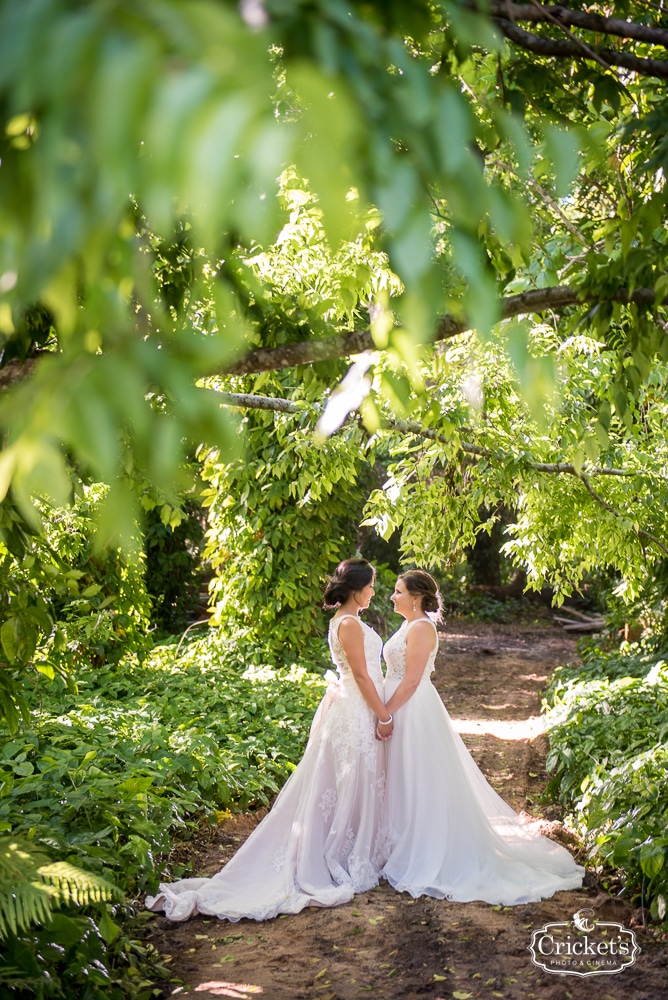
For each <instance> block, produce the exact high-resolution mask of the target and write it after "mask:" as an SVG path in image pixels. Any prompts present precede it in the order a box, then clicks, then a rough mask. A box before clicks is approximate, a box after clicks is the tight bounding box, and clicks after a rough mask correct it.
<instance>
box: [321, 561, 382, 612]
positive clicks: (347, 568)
mask: <svg viewBox="0 0 668 1000" xmlns="http://www.w3.org/2000/svg"><path fill="white" fill-rule="evenodd" d="M375 577H376V571H375V569H374V568H373V566H372V565H371V563H370V562H367V561H366V559H344V560H343V562H341V563H339V565H338V566H337V567H336V571H335V572H334V575H333V576H330V577H328V579H327V585H326V587H325V593H324V595H323V603H324V606H325V607H326V608H338V606H339V605H340V604H345V603H346V601H347V600H348V598H349V597H350V596H351V594H355V593H357V591H358V590H364V588H365V587H368V586H369V584H370V583H373V581H374V579H375Z"/></svg>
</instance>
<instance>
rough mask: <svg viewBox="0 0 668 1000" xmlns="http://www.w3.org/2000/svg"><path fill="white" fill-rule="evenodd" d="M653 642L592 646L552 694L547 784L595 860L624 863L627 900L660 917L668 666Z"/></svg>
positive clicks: (667, 797)
mask: <svg viewBox="0 0 668 1000" xmlns="http://www.w3.org/2000/svg"><path fill="white" fill-rule="evenodd" d="M664 655H665V648H664V649H663V650H662V649H660V648H657V644H656V642H655V643H653V644H646V645H645V646H644V647H643V646H640V647H633V646H631V647H628V648H627V649H626V650H624V649H622V650H620V651H619V652H607V653H605V652H603V651H601V650H599V649H597V648H595V647H594V648H591V649H590V650H589V652H588V654H587V655H586V656H585V660H584V664H583V666H582V667H579V668H561V669H560V670H559V671H557V673H556V674H555V677H554V680H553V683H552V686H551V689H550V691H549V694H548V700H549V704H550V705H551V710H550V712H549V714H548V731H549V736H550V755H549V757H548V762H547V766H548V770H551V771H553V772H554V778H553V779H552V782H551V787H552V790H553V791H554V792H558V794H559V798H560V800H561V801H562V802H563V803H564V804H565V805H566V806H568V807H569V808H570V809H572V810H573V814H574V819H573V821H574V823H575V824H576V826H577V828H578V829H579V830H580V832H581V833H582V834H583V836H584V837H585V839H586V842H587V843H588V845H589V848H590V857H591V858H592V860H593V861H594V862H598V863H600V862H605V863H607V864H610V865H613V866H614V867H616V868H619V869H621V870H622V872H623V874H624V878H625V883H626V888H625V892H626V895H627V898H629V900H630V901H632V902H635V903H638V904H639V903H641V902H642V903H643V904H644V905H648V904H649V905H650V906H651V912H652V915H653V917H654V918H655V919H659V920H663V918H664V916H665V912H666V900H668V837H667V836H666V828H667V826H668V783H667V782H666V765H667V764H668V751H667V749H666V740H667V738H668V668H667V667H666V663H665V661H664V659H663V657H664Z"/></svg>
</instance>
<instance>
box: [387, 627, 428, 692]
mask: <svg viewBox="0 0 668 1000" xmlns="http://www.w3.org/2000/svg"><path fill="white" fill-rule="evenodd" d="M424 621H426V622H429V624H430V625H431V626H432V628H433V632H434V639H435V640H437V632H436V626H435V625H434V623H433V621H432V620H431V618H416V619H415V620H414V621H412V622H404V624H403V625H402V626H401V628H400V629H399V630H398V631H397V632H395V633H394V635H393V636H391V637H390V638H389V639H388V640H387V642H386V643H385V647H384V649H383V656H384V658H385V663H386V664H387V673H386V675H385V677H386V681H402V680H403V679H404V677H405V676H406V641H407V638H408V633H409V631H410V629H411V628H413V627H414V626H415V625H416V624H417V623H418V622H424ZM437 652H438V641H435V643H434V648H433V649H432V651H431V653H430V654H429V658H428V659H427V663H426V665H425V668H424V673H423V674H422V681H421V683H424V681H428V680H429V677H430V675H431V674H432V673H433V672H434V664H435V662H436V653H437Z"/></svg>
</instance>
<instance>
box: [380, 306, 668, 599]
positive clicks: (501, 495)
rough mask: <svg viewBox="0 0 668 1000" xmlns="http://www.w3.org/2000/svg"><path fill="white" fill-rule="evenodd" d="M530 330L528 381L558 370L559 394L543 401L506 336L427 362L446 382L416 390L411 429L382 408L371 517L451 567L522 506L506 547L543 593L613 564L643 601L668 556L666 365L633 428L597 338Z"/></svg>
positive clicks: (622, 582)
mask: <svg viewBox="0 0 668 1000" xmlns="http://www.w3.org/2000/svg"><path fill="white" fill-rule="evenodd" d="M519 332H520V333H522V332H523V334H524V335H526V338H527V345H528V350H529V354H528V362H527V364H528V365H529V368H528V372H527V377H535V378H538V377H539V376H541V377H543V376H545V378H547V375H546V374H545V373H546V372H548V374H549V372H550V371H551V372H552V375H551V377H552V379H553V381H552V383H551V391H550V395H549V397H544V396H543V398H542V402H541V405H540V407H538V406H535V407H532V406H531V405H530V401H528V400H527V397H526V395H525V394H523V393H522V391H521V384H520V383H521V380H522V377H523V376H522V372H521V371H518V368H517V365H516V364H514V362H513V359H512V357H511V354H510V352H509V350H508V348H507V347H506V346H505V344H504V342H503V339H502V338H501V337H498V338H497V337H490V338H489V340H488V343H487V344H486V345H480V344H479V343H478V342H477V341H475V340H474V339H473V338H471V337H462V338H461V339H460V342H459V343H453V344H451V345H450V346H449V347H448V349H447V350H445V351H443V352H442V353H441V354H440V355H439V356H437V357H433V358H432V357H430V358H428V359H427V360H426V362H425V363H424V366H423V367H422V368H421V369H419V370H420V372H421V375H422V379H423V381H424V383H425V384H427V385H432V386H434V387H437V388H434V389H432V391H430V392H429V393H424V392H423V393H420V392H419V391H414V392H412V393H411V394H410V395H409V397H408V399H407V403H406V413H407V415H408V416H410V418H411V423H410V424H401V423H399V424H398V425H397V424H396V422H394V421H392V418H391V417H390V416H389V413H388V411H387V409H384V410H383V411H381V412H382V413H383V414H384V416H385V419H386V420H387V424H388V427H387V430H385V431H384V432H382V437H383V439H384V441H385V446H386V447H387V448H388V449H389V452H390V463H389V466H388V477H387V480H386V482H385V484H384V485H383V488H382V490H376V491H375V492H374V493H373V494H372V495H371V496H370V498H369V501H368V503H367V507H366V515H367V516H366V523H368V524H372V525H374V526H375V527H376V529H377V530H378V531H379V532H380V533H381V534H382V535H383V536H385V537H388V536H389V535H390V534H391V533H392V532H394V531H396V530H397V529H400V530H401V537H402V550H403V554H404V557H405V558H407V559H411V560H414V561H416V562H418V563H424V564H426V565H427V566H432V567H445V566H447V565H448V564H449V563H451V562H452V561H453V559H454V558H455V557H456V556H457V555H458V553H462V552H463V551H464V550H465V549H466V547H467V546H470V545H472V544H473V543H474V542H475V538H476V536H477V534H478V533H479V532H481V531H489V530H491V528H492V526H493V525H494V523H495V522H496V521H498V520H499V519H500V518H502V517H504V516H505V514H504V512H505V511H506V510H514V511H515V518H514V523H511V524H509V525H508V526H507V527H506V529H505V535H506V542H505V544H504V551H505V552H506V553H507V554H508V555H510V557H511V558H512V560H513V562H514V563H515V565H517V566H519V567H522V568H524V569H525V570H526V573H527V580H528V585H529V586H530V587H532V588H534V589H540V588H541V587H542V586H543V584H544V583H549V584H550V585H551V586H552V587H553V588H554V590H555V593H556V595H557V600H563V597H564V596H566V595H568V594H570V593H572V592H573V590H574V589H577V588H578V586H579V585H580V584H581V582H582V581H583V579H586V578H587V575H588V574H590V573H591V572H592V571H593V570H596V569H599V570H602V569H606V570H608V571H609V572H610V573H611V574H613V573H614V574H616V578H617V582H616V588H615V593H616V595H617V596H618V597H621V598H623V599H624V600H627V601H628V600H631V599H633V598H635V597H636V596H637V595H638V594H640V593H641V591H642V590H643V588H644V587H645V583H646V580H647V572H648V565H650V566H651V565H652V564H654V563H656V564H658V563H659V562H660V561H661V559H662V558H663V556H664V555H665V552H664V549H665V546H664V545H663V543H662V539H663V538H664V537H665V534H666V529H667V527H668V526H667V525H666V521H665V511H666V505H667V503H668V495H667V494H666V478H665V472H664V470H665V462H666V439H665V433H664V428H665V421H666V417H667V416H668V413H667V411H666V405H665V393H664V391H663V387H664V386H665V385H666V381H667V379H668V369H667V368H666V365H665V364H664V363H663V362H659V361H657V362H655V363H654V364H653V365H652V366H651V367H650V369H649V370H648V373H647V378H646V380H645V382H644V383H643V386H642V388H641V390H640V391H639V393H638V396H637V401H636V403H633V404H632V402H631V400H630V398H629V406H631V405H633V406H635V407H636V410H635V415H634V417H633V420H632V422H631V428H630V429H629V428H628V427H627V425H626V423H625V422H624V421H623V420H621V419H620V418H619V417H618V416H615V415H614V412H613V407H612V404H611V392H612V389H611V384H610V379H611V376H612V370H613V360H612V359H611V357H610V356H609V355H608V354H606V353H605V352H604V351H603V349H602V345H601V344H600V343H599V342H598V341H594V340H592V339H591V338H589V337H585V336H583V335H580V334H574V335H573V336H571V337H567V338H565V339H564V334H563V333H561V334H560V333H559V331H558V330H557V329H555V328H552V327H550V326H548V325H546V324H541V325H539V326H528V324H525V326H524V327H523V328H520V331H519ZM564 332H565V331H564ZM530 363H535V370H534V369H533V368H532V367H531V364H530ZM532 371H533V375H532V374H531V372H532ZM541 372H542V375H541ZM546 384H547V383H546ZM606 407H607V409H606ZM603 412H606V413H607V418H606V427H605V428H602V427H601V419H602V418H601V414H602V413H603ZM393 423H394V426H392V424H393ZM413 428H414V429H415V430H414V433H412V434H411V430H412V429H413ZM483 511H486V512H488V513H489V516H487V517H485V518H483V517H482V515H481V512H483Z"/></svg>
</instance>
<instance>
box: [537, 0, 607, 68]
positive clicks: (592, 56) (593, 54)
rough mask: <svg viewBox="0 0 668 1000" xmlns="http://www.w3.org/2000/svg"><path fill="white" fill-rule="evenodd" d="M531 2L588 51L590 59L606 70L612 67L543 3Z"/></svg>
mask: <svg viewBox="0 0 668 1000" xmlns="http://www.w3.org/2000/svg"><path fill="white" fill-rule="evenodd" d="M530 2H531V6H532V7H533V8H534V9H535V10H537V11H539V12H540V13H541V14H543V13H544V14H545V16H546V17H547V19H548V21H550V22H551V23H552V24H556V26H557V28H559V30H560V31H563V33H564V34H565V35H567V36H568V38H570V40H571V41H572V42H573V44H574V45H577V46H578V48H580V49H582V51H583V52H584V53H586V55H587V56H588V57H589V58H590V59H593V60H594V62H597V63H599V65H601V66H602V67H603V69H605V70H610V69H611V67H610V65H609V64H608V63H607V62H605V60H604V59H601V57H600V56H599V55H598V53H597V52H595V51H594V49H592V48H591V47H590V46H589V45H587V43H586V42H583V41H582V40H581V39H580V38H578V37H577V35H574V34H573V32H572V31H569V30H568V28H567V27H566V26H565V25H564V24H562V23H561V21H559V20H558V19H557V18H556V17H555V16H554V14H550V13H549V12H548V11H546V10H545V9H544V8H543V7H541V5H540V4H539V3H538V0H530Z"/></svg>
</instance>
